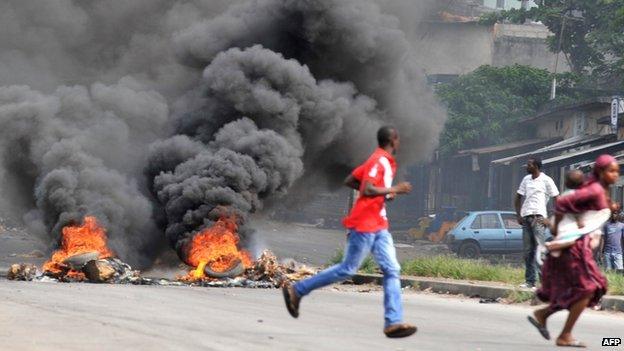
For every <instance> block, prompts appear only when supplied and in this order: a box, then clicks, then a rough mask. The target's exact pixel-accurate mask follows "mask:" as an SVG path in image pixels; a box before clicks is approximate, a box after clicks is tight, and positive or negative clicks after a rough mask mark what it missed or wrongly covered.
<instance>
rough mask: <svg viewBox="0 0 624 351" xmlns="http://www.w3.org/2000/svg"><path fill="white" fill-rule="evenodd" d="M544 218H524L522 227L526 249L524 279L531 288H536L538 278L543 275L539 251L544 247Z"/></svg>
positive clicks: (523, 242)
mask: <svg viewBox="0 0 624 351" xmlns="http://www.w3.org/2000/svg"><path fill="white" fill-rule="evenodd" d="M542 219H543V218H542V217H541V216H539V217H536V216H534V217H524V224H523V225H522V244H523V248H524V267H525V271H524V279H525V281H526V283H527V285H529V286H535V283H536V281H537V278H538V276H539V275H541V273H542V272H541V268H542V267H541V264H540V262H541V261H540V260H539V257H538V255H540V254H541V252H538V249H540V248H543V247H544V242H545V239H544V232H545V230H546V226H544V224H543V223H542Z"/></svg>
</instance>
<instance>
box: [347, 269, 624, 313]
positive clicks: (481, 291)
mask: <svg viewBox="0 0 624 351" xmlns="http://www.w3.org/2000/svg"><path fill="white" fill-rule="evenodd" d="M352 280H353V282H354V283H355V284H378V285H381V284H382V281H383V275H381V274H365V273H358V274H356V275H355V276H353V278H352ZM401 286H402V287H407V286H410V287H412V288H414V289H417V290H430V291H432V292H435V293H438V294H454V295H459V294H461V295H465V296H479V297H481V298H486V299H497V298H506V297H508V296H509V295H511V294H513V293H517V292H524V293H532V291H531V289H523V288H512V287H509V286H494V285H485V284H478V283H472V282H468V281H461V280H456V281H449V280H443V279H435V278H425V277H407V276H402V277H401ZM602 308H603V309H605V310H610V311H620V312H624V297H622V296H611V295H606V296H604V297H603V298H602Z"/></svg>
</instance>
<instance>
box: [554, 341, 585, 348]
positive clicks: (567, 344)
mask: <svg viewBox="0 0 624 351" xmlns="http://www.w3.org/2000/svg"><path fill="white" fill-rule="evenodd" d="M555 344H556V345H557V346H561V347H580V348H586V347H587V345H585V344H584V343H582V342H580V341H578V340H576V339H574V340H572V341H571V342H568V343H565V344H562V343H559V342H556V343H555Z"/></svg>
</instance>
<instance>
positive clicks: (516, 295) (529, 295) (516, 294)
mask: <svg viewBox="0 0 624 351" xmlns="http://www.w3.org/2000/svg"><path fill="white" fill-rule="evenodd" d="M534 297H535V294H534V293H533V292H529V291H520V290H516V289H514V290H513V291H512V292H510V293H509V295H507V301H509V302H511V303H521V302H526V301H531V300H532V299H533V298H534Z"/></svg>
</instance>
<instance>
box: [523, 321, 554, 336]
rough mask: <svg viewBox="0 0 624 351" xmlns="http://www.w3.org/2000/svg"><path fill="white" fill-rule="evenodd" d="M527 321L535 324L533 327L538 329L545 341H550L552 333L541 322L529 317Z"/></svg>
mask: <svg viewBox="0 0 624 351" xmlns="http://www.w3.org/2000/svg"><path fill="white" fill-rule="evenodd" d="M527 319H528V320H529V323H531V324H533V326H534V327H535V328H537V330H538V331H539V332H540V334H542V336H543V337H544V339H546V340H550V333H549V332H548V329H546V327H545V326H543V325H541V324H540V322H538V321H537V320H536V319H535V318H533V317H531V316H527Z"/></svg>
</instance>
